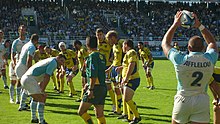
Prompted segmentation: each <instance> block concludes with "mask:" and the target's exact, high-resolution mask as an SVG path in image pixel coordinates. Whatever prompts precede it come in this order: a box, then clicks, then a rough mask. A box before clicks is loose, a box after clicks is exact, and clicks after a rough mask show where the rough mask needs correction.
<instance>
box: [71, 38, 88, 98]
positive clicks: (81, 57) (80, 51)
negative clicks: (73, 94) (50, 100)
mask: <svg viewBox="0 0 220 124" xmlns="http://www.w3.org/2000/svg"><path fill="white" fill-rule="evenodd" d="M73 46H74V48H75V49H76V50H77V57H78V61H79V70H80V71H81V79H82V91H81V96H80V98H79V99H77V100H76V102H80V101H81V100H82V97H83V92H84V86H85V84H86V72H85V67H84V61H85V58H86V57H87V56H88V55H89V53H88V51H87V49H86V48H85V47H84V46H83V45H82V43H81V42H80V41H79V40H76V41H75V42H74V43H73Z"/></svg>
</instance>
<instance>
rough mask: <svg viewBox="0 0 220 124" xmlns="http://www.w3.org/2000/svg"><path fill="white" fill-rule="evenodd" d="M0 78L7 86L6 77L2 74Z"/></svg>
mask: <svg viewBox="0 0 220 124" xmlns="http://www.w3.org/2000/svg"><path fill="white" fill-rule="evenodd" d="M2 80H3V82H4V86H8V85H7V77H6V76H2Z"/></svg>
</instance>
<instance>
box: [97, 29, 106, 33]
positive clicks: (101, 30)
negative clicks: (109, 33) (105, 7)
mask: <svg viewBox="0 0 220 124" xmlns="http://www.w3.org/2000/svg"><path fill="white" fill-rule="evenodd" d="M100 32H102V33H104V31H103V29H102V28H98V29H96V33H100Z"/></svg>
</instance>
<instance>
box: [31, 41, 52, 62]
mask: <svg viewBox="0 0 220 124" xmlns="http://www.w3.org/2000/svg"><path fill="white" fill-rule="evenodd" d="M48 57H49V55H48V54H47V53H46V51H45V50H44V46H43V45H39V46H38V50H36V51H35V55H34V61H35V63H37V62H38V61H40V60H43V59H46V58H48Z"/></svg>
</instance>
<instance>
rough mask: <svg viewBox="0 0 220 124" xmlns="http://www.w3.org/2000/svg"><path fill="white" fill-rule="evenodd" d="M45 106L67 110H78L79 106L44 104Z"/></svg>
mask: <svg viewBox="0 0 220 124" xmlns="http://www.w3.org/2000/svg"><path fill="white" fill-rule="evenodd" d="M46 106H49V107H57V108H67V109H78V108H79V105H73V104H70V103H68V104H62V103H60V104H58V103H46Z"/></svg>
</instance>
